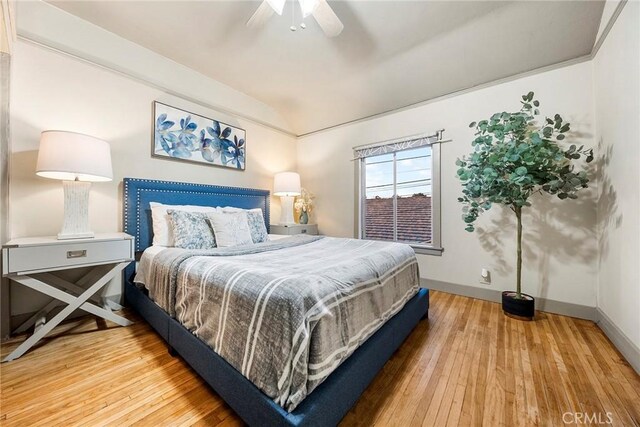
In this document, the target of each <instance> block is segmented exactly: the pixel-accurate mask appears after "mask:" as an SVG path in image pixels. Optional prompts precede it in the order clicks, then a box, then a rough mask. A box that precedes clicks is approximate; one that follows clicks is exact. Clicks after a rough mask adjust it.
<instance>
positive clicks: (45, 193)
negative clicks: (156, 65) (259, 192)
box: [8, 41, 296, 315]
mask: <svg viewBox="0 0 640 427" xmlns="http://www.w3.org/2000/svg"><path fill="white" fill-rule="evenodd" d="M12 66H13V70H12V80H11V107H10V108H11V111H10V113H11V133H12V154H11V158H10V161H11V176H10V184H11V187H10V192H11V195H10V197H11V198H10V217H11V226H10V230H9V233H8V234H9V237H22V236H38V235H52V234H55V233H57V232H58V231H59V228H60V226H61V224H62V216H63V199H62V196H63V195H62V184H61V182H60V181H55V180H48V179H44V178H40V177H37V176H36V175H35V166H36V159H37V150H38V144H39V136H40V132H41V131H43V130H45V129H62V130H71V131H75V132H81V133H86V134H89V135H93V136H96V137H99V138H102V139H104V140H106V141H108V142H109V143H110V144H111V153H112V158H113V172H114V180H113V181H112V182H110V183H96V184H94V186H93V188H92V191H91V200H90V212H89V213H90V217H91V219H90V220H91V226H92V228H93V230H94V231H95V232H110V231H115V230H122V178H124V177H143V178H151V179H166V180H176V181H188V182H198V183H207V184H217V185H232V186H241V187H253V188H263V189H270V188H271V187H272V180H273V174H274V173H276V172H280V171H283V170H290V169H295V168H296V154H295V153H296V146H295V138H294V137H291V136H288V135H286V134H284V133H281V132H278V131H274V130H272V129H270V128H268V127H265V126H262V125H259V124H256V123H254V122H252V121H249V120H246V119H242V118H237V117H234V116H230V115H227V114H223V113H221V112H217V111H213V110H209V109H205V108H202V107H200V106H199V105H195V104H192V103H189V102H186V101H184V100H182V99H180V98H177V97H174V96H171V95H167V94H166V93H164V92H162V91H161V90H159V89H155V88H153V87H151V86H148V85H145V84H142V83H140V82H138V81H136V80H133V79H131V78H128V77H125V76H123V75H121V74H117V73H114V72H112V71H108V70H106V69H103V68H100V67H96V66H94V65H91V64H88V63H86V62H82V61H79V60H77V59H74V58H72V57H69V56H67V55H64V54H61V53H58V52H53V51H51V50H48V49H46V48H43V47H41V46H37V45H34V44H31V43H29V42H24V41H18V43H16V45H15V52H14V55H13V64H12ZM154 100H158V101H162V102H164V103H167V104H170V105H174V106H176V107H179V108H184V109H186V110H188V111H192V112H194V113H197V114H202V115H204V116H207V117H212V118H217V119H220V120H222V121H224V122H226V123H229V124H232V125H234V126H238V127H241V128H243V129H245V130H246V132H247V163H246V171H244V172H242V171H236V170H231V169H224V168H218V167H211V166H205V165H196V164H189V163H183V162H177V161H170V160H163V159H157V158H151V156H150V153H151V134H152V111H151V108H152V101H154ZM272 208H273V209H272V215H273V216H274V217H275V218H277V217H278V216H279V201H278V200H277V198H274V199H273V200H272ZM118 290H119V284H118V283H115V284H113V287H112V288H111V289H109V292H108V294H114V293H117V292H118ZM41 303H42V300H40V299H38V298H37V297H36V296H35V295H33V294H32V293H31V292H30V291H27V290H25V289H24V288H22V287H19V286H14V287H13V289H12V314H14V315H15V314H20V313H26V312H30V311H34V310H35V309H36V308H38V305H40V304H41Z"/></svg>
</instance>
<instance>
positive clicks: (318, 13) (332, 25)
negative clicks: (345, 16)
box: [313, 0, 344, 37]
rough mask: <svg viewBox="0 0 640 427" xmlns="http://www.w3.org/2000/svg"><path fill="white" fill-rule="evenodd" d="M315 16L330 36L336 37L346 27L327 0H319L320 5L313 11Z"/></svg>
mask: <svg viewBox="0 0 640 427" xmlns="http://www.w3.org/2000/svg"><path fill="white" fill-rule="evenodd" d="M313 17H314V18H315V20H316V22H317V23H318V25H320V28H322V31H324V33H325V34H326V35H327V36H328V37H336V36H338V35H339V34H340V33H341V32H342V30H343V29H344V25H342V22H340V19H339V18H338V16H337V15H336V14H335V12H334V11H333V9H331V6H329V4H328V3H327V0H319V1H318V5H317V6H316V8H315V10H314V11H313Z"/></svg>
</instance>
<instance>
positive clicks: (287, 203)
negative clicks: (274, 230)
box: [273, 172, 300, 225]
mask: <svg viewBox="0 0 640 427" xmlns="http://www.w3.org/2000/svg"><path fill="white" fill-rule="evenodd" d="M273 195H274V196H280V207H281V213H280V225H291V224H295V221H294V220H293V198H294V197H295V196H299V195H300V175H298V174H297V173H295V172H280V173H277V174H276V175H275V177H274V178H273Z"/></svg>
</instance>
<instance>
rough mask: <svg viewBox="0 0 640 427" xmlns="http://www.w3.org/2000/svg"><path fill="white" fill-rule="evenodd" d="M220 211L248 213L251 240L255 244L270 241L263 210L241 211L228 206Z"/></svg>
mask: <svg viewBox="0 0 640 427" xmlns="http://www.w3.org/2000/svg"><path fill="white" fill-rule="evenodd" d="M220 209H221V210H222V212H246V213H247V222H248V224H249V231H250V232H251V240H253V243H262V242H266V241H268V240H269V235H268V234H267V226H266V225H265V223H264V215H263V214H262V209H260V208H254V209H240V208H234V207H232V206H226V207H224V208H220Z"/></svg>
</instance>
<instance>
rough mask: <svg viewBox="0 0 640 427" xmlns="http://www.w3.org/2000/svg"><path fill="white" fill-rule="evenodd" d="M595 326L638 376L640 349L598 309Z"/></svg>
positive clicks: (639, 371)
mask: <svg viewBox="0 0 640 427" xmlns="http://www.w3.org/2000/svg"><path fill="white" fill-rule="evenodd" d="M596 313H597V315H598V318H597V320H596V324H597V325H598V327H599V328H600V329H602V331H603V332H604V334H605V335H606V336H607V337H608V338H609V340H610V341H611V342H612V343H613V345H614V346H615V347H616V348H617V349H618V351H619V352H620V353H621V354H622V356H624V358H625V359H627V362H629V364H630V365H631V366H632V367H633V369H635V371H636V372H637V373H638V374H640V348H638V346H636V345H635V344H634V343H633V342H631V340H630V339H629V337H627V336H626V335H625V334H624V332H622V330H621V329H620V328H618V327H617V326H616V324H615V323H613V321H612V320H611V319H610V318H609V316H607V315H606V314H605V313H604V311H602V310H600V308H596Z"/></svg>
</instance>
